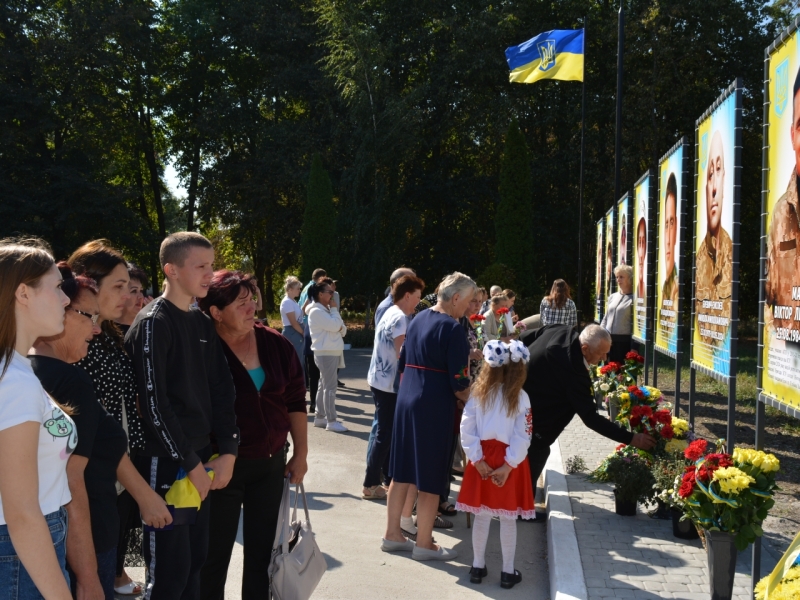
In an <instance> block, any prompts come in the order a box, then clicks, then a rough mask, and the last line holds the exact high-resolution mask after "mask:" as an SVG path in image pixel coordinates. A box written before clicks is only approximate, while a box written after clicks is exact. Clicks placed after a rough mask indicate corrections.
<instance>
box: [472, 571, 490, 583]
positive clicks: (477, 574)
mask: <svg viewBox="0 0 800 600" xmlns="http://www.w3.org/2000/svg"><path fill="white" fill-rule="evenodd" d="M488 574H489V571H488V570H487V569H486V567H483V568H482V569H479V568H478V567H472V568H471V569H470V570H469V582H470V583H480V582H481V581H482V580H483V578H484V577H486V576H487V575H488Z"/></svg>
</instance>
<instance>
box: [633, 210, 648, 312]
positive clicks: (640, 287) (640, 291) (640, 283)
mask: <svg viewBox="0 0 800 600" xmlns="http://www.w3.org/2000/svg"><path fill="white" fill-rule="evenodd" d="M646 264H647V223H646V222H645V220H644V217H641V218H640V219H639V223H638V224H637V225H636V297H637V298H645V297H646V294H647V290H646V289H645V285H644V267H645V265H646Z"/></svg>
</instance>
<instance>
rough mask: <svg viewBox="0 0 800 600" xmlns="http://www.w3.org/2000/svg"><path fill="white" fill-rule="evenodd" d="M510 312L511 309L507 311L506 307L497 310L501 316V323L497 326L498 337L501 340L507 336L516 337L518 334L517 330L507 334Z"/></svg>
mask: <svg viewBox="0 0 800 600" xmlns="http://www.w3.org/2000/svg"><path fill="white" fill-rule="evenodd" d="M509 312H510V311H509V309H507V308H506V307H505V306H504V307H503V308H498V309H497V314H498V315H500V317H499V319H500V322H499V323H498V324H497V337H499V338H502V337H506V335H514V333H516V330H515V331H510V332H508V333H507V334H506V331H505V328H506V315H507V314H508V313H509Z"/></svg>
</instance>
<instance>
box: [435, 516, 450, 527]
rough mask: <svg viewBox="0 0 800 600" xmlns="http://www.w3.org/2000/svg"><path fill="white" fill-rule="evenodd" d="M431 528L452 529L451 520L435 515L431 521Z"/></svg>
mask: <svg viewBox="0 0 800 600" xmlns="http://www.w3.org/2000/svg"><path fill="white" fill-rule="evenodd" d="M433 528H434V529H452V528H453V522H452V521H448V520H447V519H445V518H443V517H436V520H435V521H434V522H433Z"/></svg>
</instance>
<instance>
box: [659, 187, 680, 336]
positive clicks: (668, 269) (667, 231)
mask: <svg viewBox="0 0 800 600" xmlns="http://www.w3.org/2000/svg"><path fill="white" fill-rule="evenodd" d="M677 211H678V183H677V180H676V179H675V173H670V174H669V177H668V178H667V189H666V192H665V194H664V283H663V285H662V286H661V306H659V307H658V313H659V314H658V326H659V327H661V328H662V333H663V334H664V335H665V336H666V337H671V336H672V333H673V332H674V331H675V328H674V327H668V326H664V325H662V323H675V322H676V321H677V313H676V312H675V311H676V310H677V309H678V267H677V265H676V264H675V243H676V242H677V239H678V214H677Z"/></svg>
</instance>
